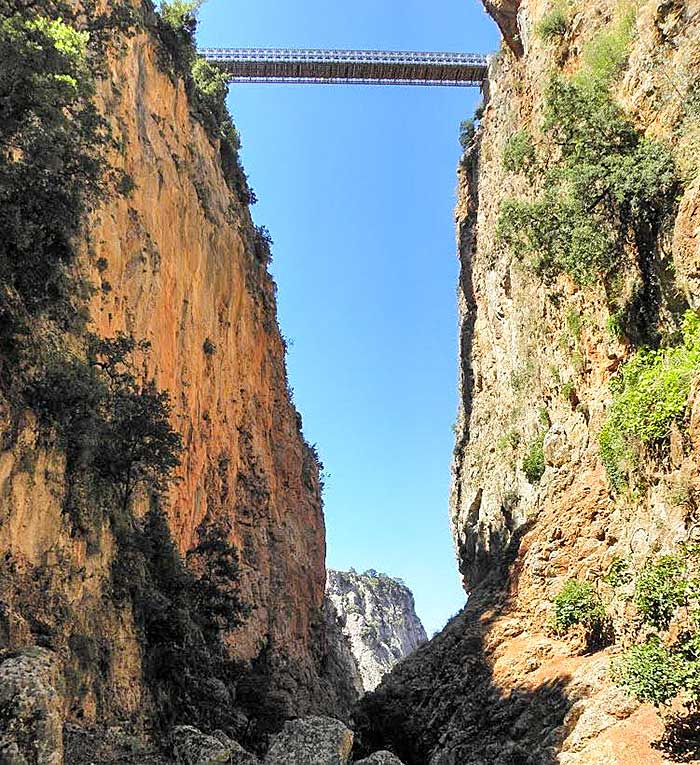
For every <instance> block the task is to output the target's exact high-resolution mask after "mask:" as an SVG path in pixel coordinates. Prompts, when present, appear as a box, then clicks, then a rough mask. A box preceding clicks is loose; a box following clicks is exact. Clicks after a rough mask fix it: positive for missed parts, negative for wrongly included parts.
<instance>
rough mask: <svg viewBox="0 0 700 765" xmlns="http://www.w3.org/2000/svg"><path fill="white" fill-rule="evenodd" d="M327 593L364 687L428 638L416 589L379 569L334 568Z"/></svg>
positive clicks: (373, 684) (375, 682)
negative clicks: (417, 608)
mask: <svg viewBox="0 0 700 765" xmlns="http://www.w3.org/2000/svg"><path fill="white" fill-rule="evenodd" d="M326 596H327V598H328V600H329V601H330V603H331V605H332V607H333V610H334V612H335V614H336V615H337V619H338V623H339V625H340V627H341V630H342V634H343V635H344V637H345V639H346V640H347V641H348V642H349V645H350V650H351V652H352V656H353V657H354V661H355V663H356V665H357V669H358V671H359V680H360V682H359V687H358V691H359V692H360V693H362V692H365V691H371V690H374V689H375V688H376V687H377V685H379V682H380V681H381V679H382V677H384V675H385V674H386V673H387V672H388V671H389V670H390V669H391V668H392V667H393V666H394V664H396V663H397V662H398V661H400V660H401V659H403V658H404V657H405V656H408V654H410V653H412V652H413V651H415V650H416V648H418V646H419V645H421V643H424V642H425V641H426V640H427V636H426V634H425V629H424V628H423V625H422V624H421V621H420V619H419V618H418V616H417V615H416V611H415V604H414V602H413V595H412V593H411V591H410V590H409V589H408V587H406V585H405V584H403V582H401V581H400V580H398V579H392V578H391V577H390V576H386V574H378V573H377V572H376V571H373V570H369V571H365V573H364V574H358V573H357V572H355V571H353V570H352V569H351V570H350V571H334V570H332V569H329V570H328V578H327V582H326Z"/></svg>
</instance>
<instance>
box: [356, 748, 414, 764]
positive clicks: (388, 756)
mask: <svg viewBox="0 0 700 765" xmlns="http://www.w3.org/2000/svg"><path fill="white" fill-rule="evenodd" d="M355 765H403V763H402V762H401V760H400V759H399V758H398V757H397V756H396V755H395V754H392V753H391V752H387V751H381V752H374V754H370V756H369V757H365V759H364V760H358V761H357V762H356V763H355Z"/></svg>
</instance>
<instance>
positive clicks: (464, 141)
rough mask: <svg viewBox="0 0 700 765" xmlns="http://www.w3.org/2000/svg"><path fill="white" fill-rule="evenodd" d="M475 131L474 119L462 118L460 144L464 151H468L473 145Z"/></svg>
mask: <svg viewBox="0 0 700 765" xmlns="http://www.w3.org/2000/svg"><path fill="white" fill-rule="evenodd" d="M475 133H476V129H475V127H474V120H462V122H460V124H459V145H460V146H461V147H462V151H466V150H467V149H468V148H469V147H470V146H471V144H472V141H473V140H474V135H475Z"/></svg>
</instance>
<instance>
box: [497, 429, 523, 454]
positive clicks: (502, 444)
mask: <svg viewBox="0 0 700 765" xmlns="http://www.w3.org/2000/svg"><path fill="white" fill-rule="evenodd" d="M519 444H520V433H518V431H517V430H508V431H506V432H505V433H503V435H501V437H500V438H499V439H498V441H497V443H496V446H497V447H498V448H499V449H501V450H504V449H517V448H518V446H519Z"/></svg>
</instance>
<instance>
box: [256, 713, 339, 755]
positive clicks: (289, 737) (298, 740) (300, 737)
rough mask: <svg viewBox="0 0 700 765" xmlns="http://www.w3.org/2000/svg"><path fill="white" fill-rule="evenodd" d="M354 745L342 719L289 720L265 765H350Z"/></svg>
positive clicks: (270, 750) (277, 737)
mask: <svg viewBox="0 0 700 765" xmlns="http://www.w3.org/2000/svg"><path fill="white" fill-rule="evenodd" d="M352 742H353V734H352V731H351V730H349V729H348V728H346V727H345V725H343V723H342V722H340V720H335V719H333V718H330V717H305V718H303V719H301V720H289V721H288V722H286V723H285V724H284V728H283V729H282V732H281V733H278V734H277V735H276V736H275V737H274V739H273V741H272V746H271V747H270V749H269V751H268V753H267V755H266V757H265V765H347V763H348V761H349V759H350V752H351V751H352Z"/></svg>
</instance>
